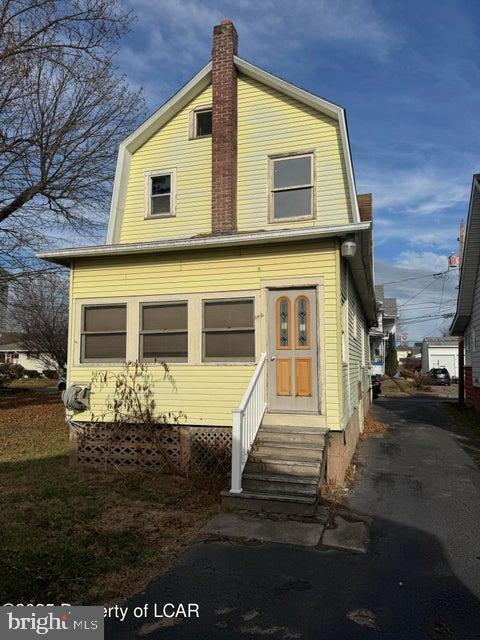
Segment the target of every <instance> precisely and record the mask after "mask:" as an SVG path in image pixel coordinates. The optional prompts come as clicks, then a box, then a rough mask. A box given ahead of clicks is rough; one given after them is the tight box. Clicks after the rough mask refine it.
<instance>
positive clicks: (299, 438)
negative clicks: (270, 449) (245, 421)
mask: <svg viewBox="0 0 480 640" xmlns="http://www.w3.org/2000/svg"><path fill="white" fill-rule="evenodd" d="M268 442H279V443H282V442H283V443H287V444H288V443H290V442H291V443H296V444H303V445H304V446H307V447H310V445H315V446H319V447H323V446H324V445H325V438H324V436H323V435H321V434H319V433H298V432H296V431H280V430H279V429H274V430H273V431H267V430H264V429H262V428H260V430H259V432H258V434H257V437H256V439H255V444H258V443H268Z"/></svg>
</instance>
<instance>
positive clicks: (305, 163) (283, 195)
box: [270, 153, 315, 221]
mask: <svg viewBox="0 0 480 640" xmlns="http://www.w3.org/2000/svg"><path fill="white" fill-rule="evenodd" d="M313 184H314V181H313V154H311V153H308V154H304V155H294V156H284V157H281V158H272V159H271V178H270V211H271V219H272V220H273V221H279V220H288V219H290V218H292V219H299V218H312V217H313V215H314V191H315V189H314V186H313Z"/></svg>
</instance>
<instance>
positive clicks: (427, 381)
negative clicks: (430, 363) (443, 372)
mask: <svg viewBox="0 0 480 640" xmlns="http://www.w3.org/2000/svg"><path fill="white" fill-rule="evenodd" d="M413 384H414V386H415V387H416V388H417V389H423V390H424V391H427V390H428V389H429V388H430V385H431V384H432V377H431V375H430V374H429V373H417V374H415V375H414V376H413Z"/></svg>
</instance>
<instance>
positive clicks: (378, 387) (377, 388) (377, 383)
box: [371, 374, 382, 400]
mask: <svg viewBox="0 0 480 640" xmlns="http://www.w3.org/2000/svg"><path fill="white" fill-rule="evenodd" d="M371 380H372V395H373V399H374V400H376V399H377V398H378V396H379V395H380V394H381V392H382V381H381V380H380V377H379V376H377V375H376V374H375V375H373V376H372V378H371Z"/></svg>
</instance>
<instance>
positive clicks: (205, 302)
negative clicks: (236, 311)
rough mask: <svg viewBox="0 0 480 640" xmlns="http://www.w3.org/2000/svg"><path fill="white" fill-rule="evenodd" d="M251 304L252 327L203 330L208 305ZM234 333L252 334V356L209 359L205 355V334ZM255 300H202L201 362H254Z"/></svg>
mask: <svg viewBox="0 0 480 640" xmlns="http://www.w3.org/2000/svg"><path fill="white" fill-rule="evenodd" d="M247 301H248V302H251V303H252V326H251V327H225V328H222V327H215V328H214V329H207V328H205V307H206V306H207V305H208V304H218V303H228V302H232V303H235V302H247ZM219 332H222V333H235V332H245V333H252V332H253V344H254V349H253V350H254V353H253V356H237V357H233V358H232V357H230V356H228V357H221V356H220V357H219V356H215V357H211V356H207V355H206V354H205V336H206V334H207V333H219ZM255 332H256V329H255V298H251V297H245V298H208V299H205V300H202V362H205V363H212V362H222V363H223V362H232V363H236V362H238V363H249V362H255V359H256V349H255Z"/></svg>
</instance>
